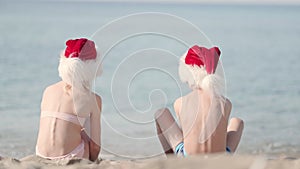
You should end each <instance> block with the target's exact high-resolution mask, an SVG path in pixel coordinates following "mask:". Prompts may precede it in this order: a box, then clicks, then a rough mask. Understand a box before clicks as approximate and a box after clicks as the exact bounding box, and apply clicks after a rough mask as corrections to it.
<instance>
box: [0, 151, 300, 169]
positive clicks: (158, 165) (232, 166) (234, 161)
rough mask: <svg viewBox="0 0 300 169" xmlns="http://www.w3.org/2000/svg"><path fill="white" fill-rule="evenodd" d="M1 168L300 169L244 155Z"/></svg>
mask: <svg viewBox="0 0 300 169" xmlns="http://www.w3.org/2000/svg"><path fill="white" fill-rule="evenodd" d="M0 167H1V168H3V169H6V168H20V169H23V168H24V169H25V168H31V169H59V168H67V169H77V168H93V169H117V168H118V169H131V168H137V169H184V168H189V169H198V168H209V169H214V168H216V169H218V168H222V169H283V168H288V169H299V167H300V159H299V158H294V157H280V158H278V159H268V158H266V157H264V156H249V155H248V156H243V155H237V156H235V155H234V156H232V155H224V154H218V155H199V156H193V157H188V158H184V159H183V158H177V157H175V156H169V157H168V158H163V157H162V158H161V159H148V160H118V161H114V160H98V161H96V162H90V161H88V160H80V159H72V160H61V161H50V160H45V159H41V158H39V157H36V156H29V157H27V158H25V159H22V160H16V159H13V158H4V159H1V161H0Z"/></svg>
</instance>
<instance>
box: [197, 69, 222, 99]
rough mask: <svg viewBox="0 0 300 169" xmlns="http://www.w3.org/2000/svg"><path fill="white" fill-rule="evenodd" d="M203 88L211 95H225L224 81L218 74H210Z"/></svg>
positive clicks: (205, 78) (203, 81)
mask: <svg viewBox="0 0 300 169" xmlns="http://www.w3.org/2000/svg"><path fill="white" fill-rule="evenodd" d="M201 87H202V89H203V90H204V91H207V92H209V93H210V94H211V95H213V96H216V97H220V96H223V95H224V90H225V89H224V79H223V78H221V77H220V76H218V75H216V74H209V75H207V76H205V77H204V78H203V80H202V84H201Z"/></svg>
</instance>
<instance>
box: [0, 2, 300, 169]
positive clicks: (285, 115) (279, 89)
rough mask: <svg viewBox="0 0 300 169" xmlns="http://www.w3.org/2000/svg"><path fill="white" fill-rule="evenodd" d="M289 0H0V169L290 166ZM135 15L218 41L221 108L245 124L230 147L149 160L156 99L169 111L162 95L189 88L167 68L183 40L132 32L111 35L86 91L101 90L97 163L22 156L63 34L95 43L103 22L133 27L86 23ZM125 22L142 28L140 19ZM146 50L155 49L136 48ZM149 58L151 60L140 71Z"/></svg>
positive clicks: (293, 89)
mask: <svg viewBox="0 0 300 169" xmlns="http://www.w3.org/2000/svg"><path fill="white" fill-rule="evenodd" d="M79 9H80V11H81V12H74V11H78V10H79ZM299 9H300V6H299V5H298V6H297V5H295V6H293V5H275V6H274V5H224V4H223V5H207V4H204V5H203V4H167V3H166V4H159V3H149V4H148V3H137V4H134V3H125V4H123V3H100V2H89V3H85V2H81V1H78V2H76V3H72V2H59V1H55V2H52V1H44V2H40V1H30V2H21V1H20V2H16V1H0V36H1V38H0V51H1V56H0V59H1V61H0V69H1V71H0V77H1V81H0V88H1V93H0V115H1V120H0V156H1V157H3V158H2V159H1V161H0V168H33V169H38V168H70V169H75V168H125V169H127V168H128V169H129V168H145V169H150V168H151V169H152V168H153V169H154V168H174V169H176V168H178V169H179V168H199V167H201V166H202V167H203V168H231V169H235V168H236V169H238V168H250V169H255V168H257V169H260V168H275V169H281V168H289V169H290V168H291V169H293V168H295V169H299V168H300V166H299V163H300V162H299V158H300V142H299V140H300V130H299V126H300V114H299V112H300V106H299V103H300V86H299V84H300V78H299V75H298V73H299V72H300V66H299V61H298V60H299V56H300V48H297V47H295V46H297V45H298V44H300V39H299V32H300V20H299V18H300V10H299ZM53 11H55V12H53ZM143 12H156V13H168V14H170V15H174V16H178V17H180V18H183V19H185V20H186V21H187V22H185V23H188V22H190V23H192V24H194V26H196V27H198V28H199V29H200V30H201V31H203V32H204V33H205V35H206V36H208V37H209V39H210V41H211V43H212V44H213V45H216V46H219V47H220V49H221V51H222V55H221V61H222V64H223V68H224V73H225V75H226V78H225V79H226V96H227V97H228V98H229V99H230V100H231V102H232V104H233V110H232V113H231V116H232V117H240V118H242V119H243V120H244V122H245V129H244V133H243V136H242V139H241V143H240V145H239V147H238V150H237V155H234V156H228V155H209V156H197V157H189V158H186V159H177V158H174V157H170V158H169V159H167V160H166V159H165V158H164V157H161V158H162V159H161V158H160V156H159V154H161V153H162V148H161V145H160V143H159V140H158V138H157V135H156V128H155V123H154V119H153V114H154V112H155V110H156V109H157V108H159V107H162V106H165V107H168V108H170V110H171V111H172V113H173V114H174V111H173V110H172V107H173V103H174V101H175V100H176V99H177V98H178V97H180V96H182V95H185V94H186V93H188V92H189V89H188V87H187V86H186V84H181V83H179V82H180V80H179V77H178V72H177V68H178V59H179V58H180V57H181V55H182V54H183V53H184V52H185V50H186V49H187V48H186V46H184V45H182V44H180V43H178V41H176V40H174V39H176V38H173V39H171V38H170V37H166V36H158V35H160V34H155V35H152V34H144V35H143V36H134V37H132V38H128V39H126V40H124V41H121V40H120V39H119V40H120V43H117V44H114V45H115V46H113V48H111V49H112V50H110V51H109V52H107V53H103V55H105V59H104V60H103V75H102V76H101V77H99V78H98V79H97V80H96V82H95V84H94V85H95V87H94V90H95V92H96V93H98V94H99V95H101V97H102V99H103V112H102V117H101V120H102V121H101V130H102V131H101V142H102V144H101V148H102V150H101V154H100V155H99V158H102V159H104V160H101V161H99V162H96V163H91V162H89V161H86V160H71V161H63V162H62V164H61V165H58V164H57V163H56V162H51V161H47V160H43V159H40V158H38V157H34V156H30V155H31V154H34V153H35V145H36V139H37V133H38V128H39V118H40V102H41V98H42V94H43V90H44V89H45V87H46V86H48V85H50V84H53V83H55V82H57V81H59V80H60V78H59V76H58V71H57V66H58V62H59V53H60V52H61V50H62V49H63V48H64V47H65V46H64V45H65V44H64V42H65V40H66V39H68V38H73V37H91V38H92V39H93V38H94V39H95V42H96V43H97V45H98V46H99V48H100V49H102V48H103V46H105V45H107V44H110V43H111V42H110V40H111V39H117V37H116V32H115V31H117V32H120V30H127V29H128V30H131V29H133V27H134V26H132V27H130V25H127V27H122V25H121V26H120V29H111V31H112V32H108V33H106V35H108V36H110V37H109V38H105V39H101V38H102V37H101V36H99V37H97V35H99V34H97V32H100V33H101V31H97V30H99V29H100V28H103V26H104V25H107V24H108V25H109V24H110V23H111V22H112V21H115V20H117V19H119V18H120V17H124V16H127V15H132V14H134V13H143ZM181 21H182V20H181ZM137 22H138V24H137V25H146V26H149V27H150V26H153V25H151V23H150V24H149V22H147V20H143V19H141V20H137ZM162 23H165V22H163V21H162ZM162 23H161V24H157V25H159V26H160V25H163V24H162ZM147 24H149V25H147ZM186 25H188V24H182V25H181V26H178V27H171V28H169V29H167V30H168V31H169V32H170V33H172V32H175V31H177V30H180V33H182V34H184V35H187V37H194V36H195V35H194V34H189V32H188V31H185V26H186ZM154 26H155V25H154ZM159 26H158V27H159ZM135 27H136V26H135ZM129 28H130V29H129ZM178 36H179V35H178ZM98 39H100V40H101V43H99V41H98ZM144 49H145V50H144ZM149 49H161V50H155V51H154V53H153V52H152V53H151V52H150V53H147V51H148V50H149ZM165 51H168V52H169V53H168V52H165ZM164 52H165V54H162V53H164ZM141 56H143V57H141ZM153 65H154V66H153ZM138 66H140V67H138ZM149 67H150V68H152V67H155V68H156V69H144V68H149ZM158 70H164V71H158ZM129 75H134V76H132V77H131V76H129ZM128 79H130V80H131V81H130V83H129V82H128ZM124 91H125V92H126V93H124ZM28 156H30V157H28ZM128 159H130V160H128ZM141 159H143V160H141Z"/></svg>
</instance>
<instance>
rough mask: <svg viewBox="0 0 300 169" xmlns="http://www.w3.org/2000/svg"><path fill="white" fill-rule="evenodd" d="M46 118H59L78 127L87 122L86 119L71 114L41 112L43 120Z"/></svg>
mask: <svg viewBox="0 0 300 169" xmlns="http://www.w3.org/2000/svg"><path fill="white" fill-rule="evenodd" d="M44 117H53V118H58V119H61V120H65V121H68V122H71V123H74V124H77V125H81V124H83V123H84V122H85V119H86V118H85V117H78V116H76V115H72V114H69V113H63V112H52V111H42V112H41V118H44Z"/></svg>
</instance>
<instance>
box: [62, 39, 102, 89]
mask: <svg viewBox="0 0 300 169" xmlns="http://www.w3.org/2000/svg"><path fill="white" fill-rule="evenodd" d="M66 46H67V47H66V49H65V50H64V51H63V52H62V53H61V56H60V62H59V66H58V71H59V76H60V77H61V78H62V80H63V81H64V82H66V83H68V84H70V85H71V86H74V87H76V88H79V89H89V90H90V88H91V86H92V82H93V80H94V79H95V78H96V77H97V76H99V75H100V74H101V72H102V67H101V64H100V57H99V54H97V49H96V45H95V43H94V42H93V41H91V40H89V39H86V38H80V39H70V40H68V41H67V42H66Z"/></svg>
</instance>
